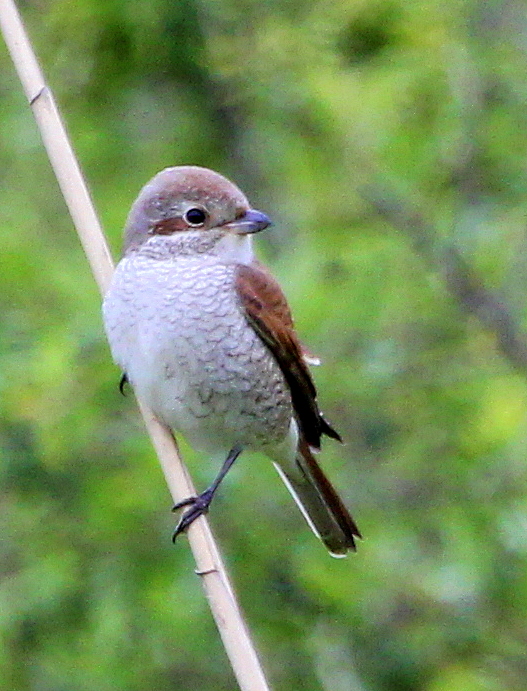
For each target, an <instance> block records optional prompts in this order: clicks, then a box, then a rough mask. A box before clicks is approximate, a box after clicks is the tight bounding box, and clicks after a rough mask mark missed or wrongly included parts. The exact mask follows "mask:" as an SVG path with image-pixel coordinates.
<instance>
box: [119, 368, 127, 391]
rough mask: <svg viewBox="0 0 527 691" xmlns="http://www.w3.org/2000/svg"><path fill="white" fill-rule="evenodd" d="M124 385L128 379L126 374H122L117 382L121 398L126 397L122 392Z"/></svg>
mask: <svg viewBox="0 0 527 691" xmlns="http://www.w3.org/2000/svg"><path fill="white" fill-rule="evenodd" d="M126 384H128V377H127V376H126V373H125V374H123V376H122V377H121V379H120V381H119V391H120V392H121V394H122V395H123V396H126V392H125V390H124V387H125V386H126Z"/></svg>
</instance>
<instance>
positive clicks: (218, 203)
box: [103, 166, 360, 556]
mask: <svg viewBox="0 0 527 691" xmlns="http://www.w3.org/2000/svg"><path fill="white" fill-rule="evenodd" d="M269 223H270V221H269V219H268V218H267V216H265V215H264V214H263V213H262V212H260V211H256V210H255V209H252V208H251V206H250V205H249V202H248V201H247V199H246V197H245V196H244V194H243V193H242V192H241V191H240V190H239V189H238V187H236V185H234V184H233V183H232V182H230V181H229V180H227V179H226V178H225V177H223V176H222V175H220V174H218V173H215V172H214V171H212V170H208V169H206V168H200V167H197V166H178V167H174V168H166V169H165V170H163V171H161V172H160V173H158V174H157V175H156V176H155V177H154V178H153V179H152V180H151V181H150V182H149V183H148V184H147V185H146V186H145V187H144V188H143V189H142V190H141V192H140V194H139V197H138V198H137V199H136V201H135V202H134V204H133V206H132V209H131V211H130V214H129V216H128V220H127V222H126V227H125V231H124V254H123V258H122V259H121V261H120V262H119V264H118V266H117V269H116V271H115V274H114V277H113V281H112V284H111V286H110V289H109V291H108V294H107V295H106V298H105V300H104V306H103V315H104V323H105V328H106V333H107V335H108V340H109V343H110V348H111V351H112V355H113V358H114V360H115V361H116V363H117V364H118V365H119V366H120V367H121V369H122V371H123V373H124V374H123V380H122V382H121V383H123V382H124V381H126V380H128V381H129V382H130V383H131V384H132V385H133V387H134V388H135V390H136V391H137V393H138V395H139V397H140V398H141V399H142V400H143V401H144V402H145V403H146V404H147V405H148V406H149V407H150V408H151V409H152V411H153V412H154V414H155V415H156V416H157V417H158V419H159V420H160V421H161V422H162V423H164V424H165V425H167V426H168V427H169V428H171V429H172V430H173V431H175V432H180V433H181V434H183V435H184V436H185V437H186V438H187V440H188V441H189V442H190V444H191V445H192V446H193V447H194V448H195V449H196V450H199V451H203V452H205V453H206V454H208V455H209V456H210V457H211V458H212V459H218V460H221V461H222V462H223V465H222V466H221V470H220V472H219V475H218V476H217V477H216V479H215V480H214V482H213V483H212V485H211V486H210V487H209V488H208V489H207V490H205V491H204V492H203V493H202V494H200V495H199V496H197V497H189V498H188V499H186V500H185V501H183V502H181V503H180V504H178V505H177V506H176V507H174V508H183V507H188V508H187V509H186V511H185V512H184V513H183V515H182V517H181V519H180V522H179V524H178V526H177V527H176V529H175V532H174V539H175V537H176V536H177V535H178V534H179V533H181V532H182V531H184V530H185V529H186V528H187V527H188V526H189V525H190V524H191V523H192V521H193V520H195V519H196V518H197V517H198V516H200V515H201V514H203V513H204V512H206V511H207V510H208V507H209V504H210V502H211V499H212V497H213V495H214V492H215V491H216V489H217V487H218V485H219V484H220V482H221V480H222V479H223V478H224V476H225V474H226V473H227V471H228V470H229V468H230V467H231V465H232V464H233V463H234V461H235V460H236V458H237V457H238V456H239V454H240V453H241V452H242V451H243V450H244V449H254V450H260V451H263V452H264V453H265V454H266V455H267V456H268V457H269V458H270V459H271V460H272V461H273V462H274V464H275V466H276V468H277V470H278V472H279V474H280V476H281V477H282V480H283V481H284V482H285V484H286V485H287V487H288V489H289V490H290V491H291V493H292V495H293V497H294V498H295V500H296V502H297V504H298V506H299V507H300V509H301V510H302V513H303V514H304V517H305V518H306V520H307V522H308V524H309V525H310V526H311V528H312V529H313V531H314V532H315V534H316V535H317V536H318V537H320V538H321V540H322V541H323V542H324V544H325V545H326V547H327V548H328V550H329V551H330V552H331V554H333V555H335V556H344V555H345V554H346V553H347V551H348V550H350V549H352V550H354V549H355V540H354V538H355V537H360V533H359V530H358V529H357V526H356V525H355V522H354V521H353V519H352V518H351V516H350V514H349V513H348V511H347V509H346V508H345V506H344V504H343V503H342V501H341V499H340V498H339V496H338V495H337V493H336V491H335V490H334V488H333V487H332V485H331V483H330V482H329V480H328V479H327V478H326V476H325V475H324V473H323V472H322V470H321V469H320V467H319V465H318V463H317V462H316V460H315V458H314V456H313V452H314V451H318V449H319V448H320V439H321V436H322V435H327V436H329V437H333V438H334V439H338V440H340V437H339V435H338V433H337V432H335V430H334V429H333V428H332V427H331V426H330V424H329V423H328V422H327V421H326V420H325V419H324V417H323V415H322V413H321V412H320V410H319V408H318V404H317V400H316V390H315V386H314V384H313V380H312V378H311V374H310V372H309V368H308V363H309V361H310V356H309V355H308V354H307V353H306V351H304V349H303V348H302V346H301V345H300V343H299V341H298V338H297V336H296V334H295V331H294V328H293V320H292V317H291V312H290V310H289V307H288V305H287V302H286V299H285V297H284V294H283V293H282V290H281V289H280V286H279V285H278V283H277V282H276V280H275V279H274V278H273V277H272V276H271V275H270V274H269V273H268V271H267V270H266V269H265V268H264V267H263V265H262V264H260V263H259V262H258V261H257V260H256V259H255V257H254V254H253V249H252V235H253V234H254V233H257V232H259V231H261V230H263V229H264V228H266V227H267V226H268V225H269Z"/></svg>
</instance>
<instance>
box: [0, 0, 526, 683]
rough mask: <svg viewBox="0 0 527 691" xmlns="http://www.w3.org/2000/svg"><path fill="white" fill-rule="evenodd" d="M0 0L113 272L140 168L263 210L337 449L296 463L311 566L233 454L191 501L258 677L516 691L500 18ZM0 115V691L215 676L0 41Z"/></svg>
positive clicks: (519, 525)
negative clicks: (192, 180)
mask: <svg viewBox="0 0 527 691" xmlns="http://www.w3.org/2000/svg"><path fill="white" fill-rule="evenodd" d="M20 6H21V10H22V14H23V16H24V19H25V21H26V23H27V26H28V29H29V32H30V35H31V37H32V40H33V42H34V44H35V48H36V50H37V52H38V54H39V56H40V59H41V62H42V65H43V68H44V70H45V72H46V75H47V78H48V80H49V83H50V85H51V86H52V88H53V89H54V91H55V95H56V98H57V100H58V102H59V104H60V106H61V109H62V111H63V114H64V117H65V119H66V121H67V125H68V129H69V132H70V134H71V136H72V139H73V143H74V146H75V148H76V150H77V153H78V155H79V157H80V161H81V163H82V166H83V169H84V171H85V173H86V176H87V178H88V181H89V184H90V187H91V190H92V192H93V196H94V200H95V202H96V204H97V207H98V209H99V211H100V214H101V217H102V220H103V223H104V226H105V228H106V230H107V233H108V236H109V240H110V242H111V245H112V248H113V250H114V253H115V256H117V255H118V252H119V247H120V236H121V229H122V226H123V223H124V219H125V217H126V214H127V212H128V209H129V207H130V204H131V202H132V201H133V199H134V197H135V196H136V194H137V192H138V190H139V189H140V187H141V186H142V185H143V184H144V183H145V182H146V181H147V180H148V179H149V178H150V177H151V176H152V175H153V174H155V173H156V172H157V171H158V170H160V169H161V168H163V167H165V166H168V165H175V164H182V163H194V164H200V165H206V166H209V167H212V168H215V169H218V170H219V171H220V172H222V173H224V174H226V175H227V176H229V177H231V178H232V179H233V180H234V181H236V182H237V183H238V184H239V185H240V187H241V188H242V189H243V190H244V191H245V192H246V193H247V195H248V196H249V198H250V199H251V201H252V203H253V205H254V206H255V207H256V208H260V209H262V210H263V211H265V212H266V213H268V214H269V215H270V216H271V217H272V218H273V219H274V222H275V225H274V227H273V229H272V230H270V231H269V232H267V233H264V234H262V235H261V236H259V237H258V240H257V244H258V252H259V254H260V257H261V258H262V259H264V261H266V262H267V263H268V264H269V265H270V266H271V267H272V269H273V271H274V273H275V275H276V276H277V277H278V278H279V279H280V281H281V283H282V285H283V286H284V289H285V291H286V293H287V295H288V297H289V299H290V302H291V304H292V307H293V309H294V312H295V315H296V320H297V326H298V330H299V332H300V334H301V338H302V340H303V341H304V342H305V343H306V344H308V345H309V347H310V348H311V349H312V350H313V351H315V352H316V353H317V354H319V355H320V357H321V358H322V360H323V365H322V366H321V367H319V368H317V369H316V371H315V376H316V380H317V383H318V387H319V392H320V400H321V404H322V407H323V409H324V410H325V411H326V413H327V415H328V418H329V419H330V420H331V421H332V422H333V423H334V424H335V426H336V427H337V429H339V430H340V431H341V433H342V435H343V436H344V437H345V439H346V442H347V443H346V445H345V446H344V447H340V446H339V445H338V444H335V443H333V442H331V441H329V442H328V443H327V444H326V446H325V449H324V453H323V456H322V461H323V465H324V467H325V468H326V469H327V471H328V473H329V474H330V476H331V477H332V479H333V480H334V482H335V484H336V485H337V486H338V488H339V489H340V490H341V492H342V495H343V496H344V497H345V499H346V501H347V503H348V504H349V506H350V507H351V508H352V510H353V513H354V515H355V517H356V519H357V522H358V523H359V525H360V527H361V529H362V531H363V533H364V537H365V539H364V541H363V542H361V543H360V544H359V549H358V553H357V554H356V555H352V556H350V557H349V558H348V559H345V560H334V559H331V558H330V557H328V556H327V554H326V552H325V550H324V548H323V547H322V545H321V544H320V543H319V542H318V541H317V540H316V539H314V537H313V536H312V535H311V533H310V531H309V530H308V528H307V527H306V525H305V524H304V522H303V520H302V518H301V516H300V514H299V513H298V511H297V509H296V507H295V506H294V504H293V502H292V501H291V500H290V497H289V496H288V493H287V491H286V490H285V488H284V487H283V486H282V485H281V483H280V481H279V479H278V477H277V476H276V475H275V473H274V471H273V469H272V467H271V465H270V463H268V462H267V461H266V460H265V459H264V458H261V457H258V456H254V457H250V456H249V455H247V456H245V457H244V458H242V460H241V461H240V462H239V463H238V465H237V467H236V468H235V469H234V470H233V472H232V475H231V476H230V477H229V478H228V480H227V482H226V483H225V485H224V486H223V489H222V491H221V492H220V494H219V496H218V497H217V498H216V500H215V503H214V505H213V508H212V511H211V514H210V519H211V522H212V525H213V529H214V531H215V533H216V535H217V537H218V539H219V541H220V543H221V545H222V547H223V549H224V551H225V555H226V559H227V562H228V564H229V568H230V571H231V573H232V576H233V580H234V583H235V585H236V588H237V590H238V592H239V596H240V599H241V602H242V606H243V608H244V610H245V612H246V614H247V618H248V621H249V624H250V627H251V629H252V631H253V632H254V636H255V639H256V642H257V646H258V649H259V651H260V653H261V656H262V659H263V663H264V666H265V668H266V670H267V671H268V674H269V678H270V681H271V683H272V686H273V688H274V689H275V691H282V690H283V691H285V690H286V689H287V690H292V689H294V690H300V689H301V690H302V691H304V690H305V691H320V690H323V691H503V690H511V691H514V690H517V691H524V689H525V688H527V655H526V646H527V464H526V451H527V438H526V437H527V427H526V421H527V378H526V377H527V365H526V364H525V360H526V359H525V357H524V356H525V353H523V354H522V347H525V346H524V344H525V338H524V336H523V334H522V329H523V328H524V326H525V320H526V317H527V311H526V309H525V300H524V293H525V285H526V281H527V253H526V252H525V243H526V222H525V218H526V211H527V137H526V128H527V10H526V6H525V3H524V2H523V1H522V0H428V1H422V2H404V0H378V1H375V0H369V1H368V2H366V1H365V0H333V1H329V0H328V1H322V0H321V1H318V2H317V1H316V0H312V1H308V0H266V1H265V2H257V1H256V0H149V1H148V2H130V0H76V1H75V2H72V1H71V0H39V1H38V2H35V1H31V2H23V3H22V2H21V3H20ZM0 104H1V105H0V233H1V236H0V237H1V253H0V256H1V259H0V266H1V271H2V277H1V283H0V286H1V290H0V305H1V307H0V310H1V314H0V320H1V321H0V359H1V361H0V444H1V463H0V486H1V495H0V496H1V498H0V502H1V504H0V531H1V539H0V633H1V644H0V688H1V689H2V691H4V689H5V691H26V690H31V691H93V690H94V689H97V690H98V691H106V690H110V689H111V690H112V691H113V690H118V691H120V690H122V691H125V690H126V691H147V690H150V689H156V691H168V690H172V689H184V690H189V691H194V690H196V689H200V690H203V691H220V690H231V689H234V688H235V682H234V679H233V677H232V673H231V672H230V668H229V666H228V662H227V660H226V657H225V654H224V652H223V650H222V647H221V644H220V642H219V638H218V635H217V632H216V630H215V627H214V624H213V622H212V620H211V616H210V614H209V612H208V608H207V605H206V602H205V600H204V596H203V593H202V591H201V585H200V582H199V579H198V578H197V577H196V576H195V575H194V573H193V562H192V559H191V557H190V554H189V549H188V545H187V543H186V539H184V538H183V539H182V540H181V542H180V543H178V544H177V545H176V546H175V547H173V546H172V544H171V542H170V535H171V530H172V528H173V525H174V518H173V516H172V515H171V514H170V511H169V509H170V498H169V494H168V491H167V489H166V487H165V484H164V480H163V476H162V473H161V470H160V468H159V466H158V464H157V461H156V459H155V456H154V453H153V450H152V448H151V446H150V443H149V441H148V439H147V437H146V435H145V432H144V430H143V427H142V423H141V421H140V419H139V416H138V413H137V411H136V407H135V404H134V400H133V397H132V396H128V397H127V398H122V397H121V396H120V395H119V392H118V389H117V384H118V381H119V372H118V371H117V369H116V367H115V366H114V365H113V364H112V363H111V359H110V355H109V352H108V347H107V345H106V342H105V339H104V336H103V331H102V326H101V318H100V300H99V296H98V293H97V290H96V288H95V285H94V282H93V279H92V277H91V275H90V273H89V270H88V265H87V263H86V260H85V258H84V256H83V254H82V251H81V248H80V245H79V242H78V240H77V238H76V236H75V234H74V232H73V229H72V224H71V221H70V219H69V217H68V215H67V212H66V210H65V207H64V203H63V201H62V199H61V197H60V194H59V191H58V189H57V185H56V183H55V180H54V178H53V175H52V173H51V171H50V167H49V164H48V162H47V159H46V156H45V154H44V152H43V148H42V145H41V141H40V138H39V135H38V133H37V130H36V126H35V123H34V121H33V118H32V114H31V112H30V111H29V108H28V107H27V104H26V102H25V99H24V97H23V95H22V92H21V89H20V87H19V84H18V81H17V78H16V76H15V72H14V69H13V67H12V65H11V63H10V60H9V58H8V56H7V51H6V49H5V46H3V45H0ZM380 212H382V213H380ZM452 257H454V258H455V261H454V262H453V263H452V261H451V259H452ZM467 271H470V272H472V275H471V276H470V280H465V279H466V278H467V277H466V273H467ZM483 286H484V288H483ZM496 300H497V301H500V303H499V304H500V305H501V307H499V305H498V307H499V309H498V312H497V314H494V315H493V311H492V309H493V308H492V305H493V304H494V306H495V301H496ZM493 301H494V302H493ZM500 310H501V311H500ZM496 326H497V327H498V330H499V329H500V328H501V329H502V331H504V333H502V336H501V341H500V338H498V337H497V336H496V333H495V331H496V329H495V328H494V327H496ZM183 449H184V451H185V456H186V458H187V459H188V461H189V464H190V466H191V468H192V472H193V475H194V477H195V480H196V483H197V485H198V487H202V488H203V487H205V486H206V485H207V484H208V483H209V482H210V480H211V479H212V477H213V475H214V474H215V472H216V468H211V467H210V466H208V465H207V463H206V461H204V460H203V459H200V458H199V457H197V456H196V455H194V454H193V453H192V452H191V451H190V450H189V449H188V448H187V447H186V446H184V447H183Z"/></svg>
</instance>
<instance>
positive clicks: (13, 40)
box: [0, 0, 269, 691]
mask: <svg viewBox="0 0 527 691" xmlns="http://www.w3.org/2000/svg"><path fill="white" fill-rule="evenodd" d="M0 28H1V31H2V34H3V36H4V40H5V42H6V44H7V47H8V50H9V52H10V54H11V58H12V60H13V63H14V65H15V68H16V70H17V72H18V76H19V78H20V81H21V82H22V86H23V89H24V92H25V94H26V96H27V98H28V100H29V104H30V106H31V109H32V110H33V114H34V116H35V119H36V121H37V125H38V127H39V130H40V133H41V136H42V140H43V142H44V146H45V147H46V151H47V153H48V157H49V159H50V162H51V165H52V167H53V170H54V172H55V175H56V178H57V181H58V183H59V186H60V189H61V191H62V194H63V196H64V199H65V201H66V204H67V206H68V209H69V212H70V215H71V217H72V219H73V223H74V225H75V228H76V229H77V232H78V234H79V238H80V240H81V243H82V246H83V248H84V251H85V253H86V256H87V258H88V262H89V264H90V267H91V270H92V272H93V275H94V278H95V280H96V282H97V285H98V286H99V289H100V291H101V294H102V295H104V294H105V292H106V290H107V288H108V286H109V283H110V279H111V276H112V272H113V264H112V259H111V256H110V252H109V250H108V245H107V243H106V240H105V238H104V234H103V232H102V229H101V226H100V223H99V220H98V218H97V214H96V212H95V209H94V206H93V203H92V201H91V198H90V195H89V192H88V189H87V187H86V184H85V182H84V179H83V176H82V173H81V171H80V168H79V165H78V163H77V160H76V157H75V154H74V152H73V149H72V147H71V144H70V142H69V140H68V136H67V134H66V131H65V128H64V125H63V123H62V120H61V118H60V114H59V112H58V109H57V106H56V104H55V100H54V98H53V94H52V92H51V90H50V89H49V87H48V86H47V85H46V83H45V81H44V77H43V75H42V72H41V70H40V67H39V65H38V62H37V59H36V57H35V54H34V52H33V50H32V48H31V44H30V41H29V39H28V36H27V34H26V32H25V30H24V27H23V25H22V21H21V19H20V16H19V13H18V11H17V8H16V6H15V4H14V2H13V0H0ZM138 403H139V408H140V410H141V414H142V415H143V418H144V421H145V425H146V428H147V430H148V432H149V434H150V437H151V439H152V443H153V445H154V448H155V450H156V452H157V455H158V457H159V461H160V463H161V467H162V469H163V472H164V474H165V478H166V481H167V484H168V486H169V489H170V492H171V494H172V498H173V500H174V503H177V502H178V501H181V500H182V499H184V498H186V497H188V496H191V495H195V493H196V492H195V489H194V487H193V485H192V481H191V479H190V476H189V474H188V471H187V469H186V467H185V465H184V464H183V462H182V460H181V458H180V456H179V452H178V449H177V445H176V443H175V440H174V438H173V436H172V434H171V432H170V431H169V430H168V429H167V428H165V427H164V426H163V425H161V424H160V423H159V422H158V421H157V420H156V418H155V417H154V415H153V414H152V412H151V411H150V410H149V409H148V408H147V407H146V406H145V405H143V404H142V403H141V401H138ZM188 538H189V542H190V546H191V549H192V552H193V554H194V559H195V561H196V565H197V569H196V573H197V574H198V575H199V576H201V578H202V581H203V587H204V589H205V593H206V596H207V599H208V602H209V606H210V608H211V610H212V614H213V616H214V619H215V621H216V625H217V627H218V630H219V632H220V635H221V638H222V640H223V644H224V646H225V649H226V652H227V655H228V657H229V660H230V663H231V665H232V668H233V671H234V674H235V677H236V679H237V681H238V685H239V687H240V689H241V690H242V691H269V686H268V684H267V682H266V679H265V675H264V673H263V670H262V668H261V665H260V662H259V660H258V656H257V654H256V651H255V648H254V646H253V643H252V641H251V637H250V634H249V631H248V629H247V627H246V625H245V622H244V619H243V616H242V613H241V611H240V608H239V606H238V603H237V601H236V596H235V594H234V591H233V589H232V586H231V584H230V582H229V578H228V576H227V573H226V570H225V567H224V565H223V562H222V559H221V555H220V553H219V550H218V548H217V546H216V543H215V541H214V538H213V536H212V533H211V531H210V528H209V525H208V522H207V520H206V519H205V517H200V518H199V519H198V520H196V521H194V523H192V525H191V526H190V528H189V530H188Z"/></svg>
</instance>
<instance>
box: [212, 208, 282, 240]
mask: <svg viewBox="0 0 527 691" xmlns="http://www.w3.org/2000/svg"><path fill="white" fill-rule="evenodd" d="M269 225H271V221H270V219H269V218H268V217H267V216H266V215H265V214H264V213H262V212H261V211H256V209H249V210H248V211H246V212H245V213H244V214H243V216H240V218H237V219H236V220H235V221H231V222H230V223H226V224H225V225H224V226H223V227H224V228H227V229H228V230H230V231H231V232H233V233H237V234H238V235H249V234H252V233H259V232H260V231H261V230H264V228H267V226H269Z"/></svg>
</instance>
